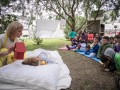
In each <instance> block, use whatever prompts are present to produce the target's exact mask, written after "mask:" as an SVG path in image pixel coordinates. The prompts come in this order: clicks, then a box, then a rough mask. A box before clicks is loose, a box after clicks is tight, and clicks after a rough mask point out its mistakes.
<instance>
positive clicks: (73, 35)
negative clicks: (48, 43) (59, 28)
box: [68, 29, 76, 41]
mask: <svg viewBox="0 0 120 90" xmlns="http://www.w3.org/2000/svg"><path fill="white" fill-rule="evenodd" d="M68 36H69V37H70V41H72V40H73V39H74V37H75V36H76V32H75V31H74V30H73V29H72V31H70V33H69V34H68Z"/></svg>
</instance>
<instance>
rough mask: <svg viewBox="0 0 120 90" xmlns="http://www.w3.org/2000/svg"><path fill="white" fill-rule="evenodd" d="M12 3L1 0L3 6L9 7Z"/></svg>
mask: <svg viewBox="0 0 120 90" xmlns="http://www.w3.org/2000/svg"><path fill="white" fill-rule="evenodd" d="M9 3H10V0H0V4H1V5H2V6H7V5H8V4H9Z"/></svg>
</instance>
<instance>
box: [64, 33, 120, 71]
mask: <svg viewBox="0 0 120 90" xmlns="http://www.w3.org/2000/svg"><path fill="white" fill-rule="evenodd" d="M66 47H67V48H68V50H73V51H75V52H85V54H86V55H89V56H90V57H91V58H93V57H96V58H98V59H100V60H101V61H102V62H103V66H104V67H105V70H106V71H115V70H116V69H117V70H120V35H116V36H115V37H110V38H109V37H108V36H103V37H102V39H101V41H100V40H99V37H97V36H96V37H94V40H93V43H92V44H89V43H85V42H84V40H82V39H81V38H79V39H78V38H77V36H76V37H75V38H74V39H73V40H72V44H71V46H68V45H66Z"/></svg>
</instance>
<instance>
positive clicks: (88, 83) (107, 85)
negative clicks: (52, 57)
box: [58, 50, 117, 90]
mask: <svg viewBox="0 0 120 90" xmlns="http://www.w3.org/2000/svg"><path fill="white" fill-rule="evenodd" d="M58 51H59V54H60V55H61V57H62V59H63V60H64V63H65V64H66V65H67V66H68V68H69V70H70V76H71V77H72V83H71V86H70V88H68V89H67V90H117V88H116V85H115V76H116V74H115V73H111V72H105V71H104V70H103V67H102V65H100V64H99V63H97V62H95V61H93V60H91V59H89V58H87V57H85V56H82V55H80V54H78V53H76V52H73V51H67V50H58Z"/></svg>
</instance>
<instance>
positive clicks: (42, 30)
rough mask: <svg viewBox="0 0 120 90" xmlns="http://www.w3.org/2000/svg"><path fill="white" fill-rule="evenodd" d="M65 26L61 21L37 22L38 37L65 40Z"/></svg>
mask: <svg viewBox="0 0 120 90" xmlns="http://www.w3.org/2000/svg"><path fill="white" fill-rule="evenodd" d="M61 24H62V26H64V25H65V22H64V23H63V20H62V23H61V21H59V20H36V30H37V32H36V36H37V37H41V38H63V37H64V31H63V30H62V29H61Z"/></svg>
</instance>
